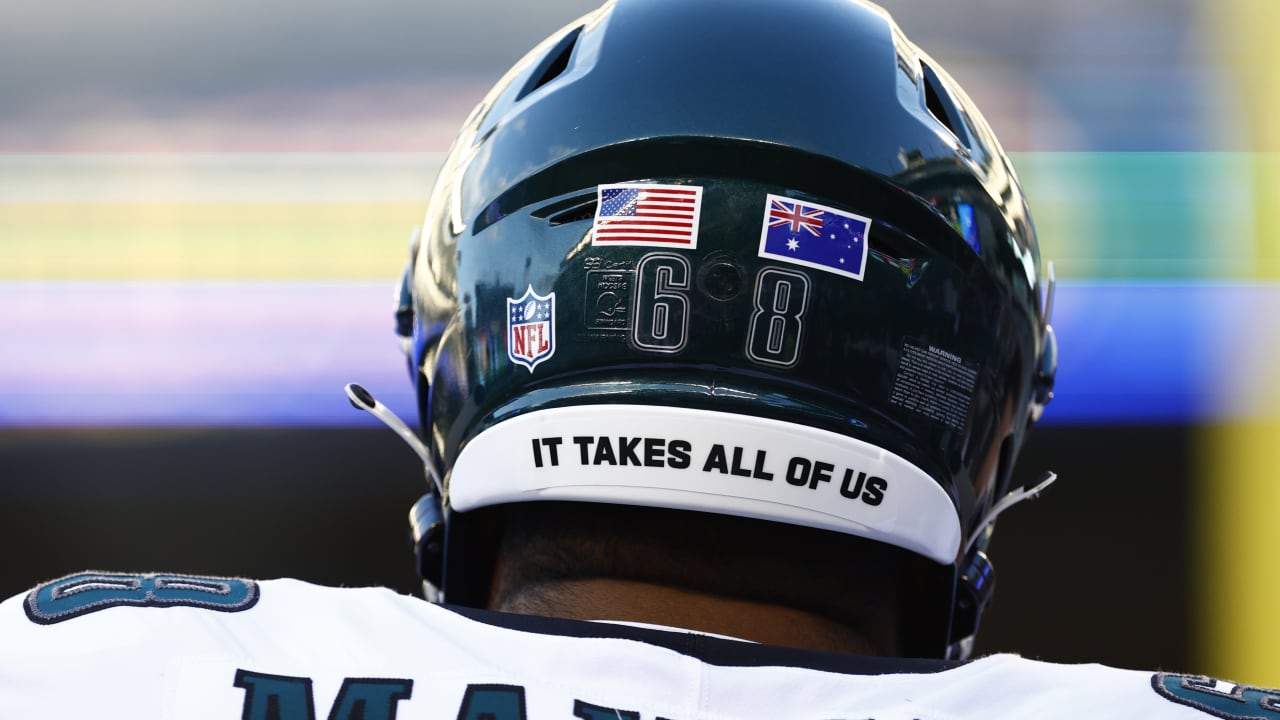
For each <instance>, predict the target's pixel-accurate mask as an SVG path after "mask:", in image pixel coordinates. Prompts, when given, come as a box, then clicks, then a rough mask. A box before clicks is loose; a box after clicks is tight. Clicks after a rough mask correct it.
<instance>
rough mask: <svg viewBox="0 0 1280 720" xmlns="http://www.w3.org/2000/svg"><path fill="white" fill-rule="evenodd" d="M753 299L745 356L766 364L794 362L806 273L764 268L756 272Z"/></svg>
mask: <svg viewBox="0 0 1280 720" xmlns="http://www.w3.org/2000/svg"><path fill="white" fill-rule="evenodd" d="M755 302H756V311H755V313H754V314H753V315H752V316H751V330H750V332H749V333H748V335H747V357H749V358H751V359H752V360H755V361H756V362H759V363H764V364H766V365H779V366H782V367H790V366H792V365H795V364H796V361H798V360H799V359H800V335H801V333H802V331H803V330H804V323H803V318H804V311H805V310H807V309H808V307H809V278H808V276H806V275H804V274H802V273H798V272H793V271H791V270H781V269H779V268H765V269H763V270H761V271H760V273H759V274H758V275H756V292H755Z"/></svg>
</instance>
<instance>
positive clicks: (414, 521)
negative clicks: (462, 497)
mask: <svg viewBox="0 0 1280 720" xmlns="http://www.w3.org/2000/svg"><path fill="white" fill-rule="evenodd" d="M409 530H410V533H411V537H412V540H413V554H414V557H415V558H416V559H417V561H418V576H419V577H421V578H422V594H423V597H425V598H426V599H427V600H428V601H429V602H436V603H438V602H440V601H441V600H442V593H441V591H440V588H441V585H442V582H443V576H444V511H443V510H441V508H440V496H439V495H436V494H435V493H433V492H429V493H427V494H426V495H423V496H422V497H420V498H418V502H416V503H414V504H413V507H412V508H410V509H409Z"/></svg>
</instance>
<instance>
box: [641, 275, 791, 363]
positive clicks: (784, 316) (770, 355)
mask: <svg viewBox="0 0 1280 720" xmlns="http://www.w3.org/2000/svg"><path fill="white" fill-rule="evenodd" d="M692 278H693V269H692V267H691V266H690V264H689V260H688V259H687V258H685V257H683V256H681V255H674V254H670V253H651V254H649V255H646V256H644V257H643V258H641V259H640V262H639V263H637V265H636V284H635V299H634V301H633V303H632V305H633V307H634V308H635V317H634V319H633V322H632V323H631V343H632V345H634V346H635V347H636V348H639V349H641V350H648V351H650V352H660V353H677V352H680V351H681V350H683V349H684V348H685V345H686V344H688V341H689V311H690V308H691V304H690V300H689V292H690V290H691V289H692V287H693V283H692ZM754 303H755V309H754V311H753V312H752V315H751V320H750V324H749V328H748V331H747V337H746V347H745V352H746V354H747V357H749V358H751V359H752V360H754V361H756V362H758V363H762V364H765V365H775V366H778V367H791V366H792V365H795V364H796V362H797V361H798V360H799V359H800V336H801V334H802V332H803V330H804V323H803V318H804V313H805V310H807V309H808V306H809V278H808V276H806V275H804V274H803V273H800V272H796V271H793V270H783V269H780V268H773V267H767V268H763V269H762V270H760V272H759V273H757V274H756V283H755V289H754Z"/></svg>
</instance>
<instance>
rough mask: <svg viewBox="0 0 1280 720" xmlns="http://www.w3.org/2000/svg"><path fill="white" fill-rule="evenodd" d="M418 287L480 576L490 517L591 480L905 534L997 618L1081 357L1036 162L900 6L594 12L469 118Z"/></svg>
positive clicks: (453, 481) (430, 413)
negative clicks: (1067, 349) (996, 596)
mask: <svg viewBox="0 0 1280 720" xmlns="http://www.w3.org/2000/svg"><path fill="white" fill-rule="evenodd" d="M405 282H406V287H407V289H408V295H409V298H410V300H411V302H410V306H411V311H412V318H413V321H412V323H411V327H406V325H409V324H407V323H406V324H402V326H401V327H402V329H403V330H405V331H408V332H410V333H411V335H410V338H409V339H410V342H408V343H407V347H408V350H409V353H410V360H411V367H412V368H414V369H415V372H414V373H413V376H414V381H415V383H416V386H417V390H418V398H419V405H420V411H421V415H422V421H423V427H424V430H425V431H426V433H427V436H428V444H429V446H430V448H431V453H432V456H433V458H434V460H435V462H436V463H437V469H438V470H439V472H440V473H441V475H442V476H443V477H444V478H445V497H444V498H438V497H435V496H432V497H429V498H427V501H426V503H425V504H424V505H422V506H420V509H419V513H418V517H417V520H416V522H417V523H419V525H420V530H421V532H422V533H424V535H425V536H429V537H430V542H426V541H425V539H424V542H423V543H422V545H421V546H420V547H421V548H427V546H430V549H423V550H422V557H421V562H422V566H423V571H424V576H425V577H426V578H428V580H430V581H432V582H433V583H434V584H436V585H439V586H440V587H442V588H443V590H444V592H445V593H446V595H447V597H448V600H449V601H450V602H458V603H464V604H465V603H481V602H483V600H484V593H485V586H484V584H485V583H486V582H487V578H488V572H489V569H488V568H486V567H483V562H479V565H480V566H477V561H475V559H474V558H467V559H466V561H463V559H461V558H458V557H455V549H456V548H462V547H464V546H466V545H467V540H466V538H465V534H466V533H467V532H469V530H468V529H467V521H466V518H467V517H468V515H469V514H470V513H472V511H474V510H476V509H478V508H482V507H486V506H492V505H497V504H502V503H514V502H525V501H533V500H572V501H585V502H603V503H623V504H634V505H651V506H655V507H669V508H681V509H689V510H701V511H708V512H716V513H726V514H733V515H741V516H746V517H754V518H764V519H769V520H775V521H781V522H787V523H793V524H799V525H807V526H811V527H816V528H822V529H825V530H830V531H835V532H842V533H848V534H852V535H858V536H861V537H866V538H871V539H873V540H879V541H883V542H888V543H892V544H894V545H897V546H899V547H903V548H906V549H909V550H911V551H912V552H915V553H918V554H919V555H921V556H923V557H926V558H928V559H929V560H930V561H931V562H933V563H935V564H936V565H937V567H938V568H940V569H941V571H943V572H945V573H947V577H948V578H949V580H948V582H949V584H950V586H951V587H952V589H953V595H954V598H953V600H954V602H952V603H950V604H949V605H948V609H947V613H949V614H950V619H949V622H950V627H949V628H947V629H946V630H945V636H944V637H937V638H935V639H934V641H935V643H936V644H935V645H934V648H933V651H935V652H938V653H943V652H948V651H949V652H951V653H952V654H955V653H957V652H958V650H957V648H959V647H960V646H962V645H963V644H964V642H965V641H966V639H967V638H969V637H970V636H971V635H972V633H973V631H974V630H975V629H976V626H977V620H978V615H979V614H980V611H981V609H982V605H984V604H985V601H986V597H987V594H988V592H989V586H990V583H989V579H990V577H989V576H990V568H989V565H987V564H986V559H985V556H984V555H983V554H982V550H983V548H984V547H985V545H986V539H987V536H988V535H989V532H987V531H986V530H983V531H982V532H981V537H977V538H975V537H973V535H974V533H977V532H979V529H980V528H982V527H983V519H984V517H985V516H986V515H987V513H989V512H990V510H991V508H992V507H993V505H994V504H995V503H996V502H997V501H998V500H999V499H1000V498H1001V497H1003V496H1005V495H1006V494H1008V493H1009V492H1010V491H1011V489H1014V488H1011V487H1010V480H1009V476H1010V470H1011V467H1012V464H1013V459H1014V457H1015V456H1016V453H1017V449H1018V447H1019V446H1020V444H1021V442H1022V439H1023V435H1024V433H1025V431H1026V429H1027V428H1028V427H1029V426H1030V424H1031V422H1032V421H1033V420H1034V419H1035V418H1036V417H1038V415H1039V412H1040V410H1041V409H1042V407H1043V405H1044V403H1046V402H1047V401H1048V398H1049V397H1050V396H1051V393H1050V392H1049V390H1050V388H1051V386H1052V380H1053V372H1054V358H1056V352H1055V350H1054V347H1053V340H1052V331H1051V330H1050V329H1049V327H1048V323H1047V318H1046V317H1045V314H1044V311H1043V308H1042V303H1041V300H1040V297H1041V295H1042V287H1041V285H1042V283H1041V281H1040V259H1039V251H1038V249H1037V245H1036V239H1035V232H1034V230H1033V228H1032V224H1031V220H1030V217H1029V215H1028V212H1027V207H1026V204H1025V201H1024V199H1023V196H1022V192H1021V189H1020V187H1019V185H1018V182H1017V179H1016V176H1015V174H1014V172H1013V168H1012V166H1011V165H1010V164H1009V160H1008V158H1007V157H1006V156H1005V154H1004V152H1003V151H1002V150H1001V149H1000V146H999V144H998V143H997V141H996V139H995V137H994V136H993V135H992V133H991V130H990V128H989V127H988V126H987V124H986V123H985V121H984V120H983V119H982V117H981V115H980V114H979V113H978V111H977V108H976V107H974V106H973V104H972V103H971V102H970V101H969V99H968V98H967V97H966V96H965V95H964V94H963V93H962V92H961V91H960V89H959V88H958V87H957V86H956V85H955V83H954V82H953V81H952V80H951V79H950V78H949V77H948V76H947V75H946V74H945V73H943V72H942V71H941V69H940V68H939V67H938V66H937V65H936V64H935V63H934V62H933V61H932V60H931V59H930V58H928V57H927V56H926V55H924V54H923V53H922V52H921V51H920V50H919V49H918V48H916V47H915V46H914V45H912V44H911V43H910V42H909V41H907V40H906V39H905V37H904V36H903V35H902V34H901V32H900V31H899V30H898V29H897V27H896V26H895V25H894V24H893V22H892V21H891V19H890V18H889V17H888V16H887V15H885V14H884V13H883V11H881V10H879V9H878V8H876V7H874V6H872V5H869V4H860V3H856V2H848V1H847V0H838V1H837V0H807V1H805V2H797V1H796V0H750V1H749V2H746V3H743V2H741V1H739V0H735V1H734V2H728V0H705V1H703V2H688V1H687V0H618V1H617V2H612V3H609V4H607V5H606V6H605V7H603V8H601V9H600V10H599V11H597V12H595V13H593V14H591V15H588V16H586V17H584V18H582V19H580V20H579V21H577V22H575V23H573V24H571V25H570V26H568V27H567V28H566V29H564V30H563V31H561V32H560V33H557V34H556V35H554V36H553V37H551V38H549V39H548V40H547V41H546V42H544V43H543V44H542V45H540V46H539V47H537V48H535V49H534V50H533V51H532V52H531V53H530V54H529V55H528V56H526V57H525V58H524V59H523V60H521V61H520V62H519V63H518V64H517V65H516V66H515V67H514V68H512V70H511V71H510V72H509V73H508V74H507V75H506V76H505V77H504V78H503V79H502V80H501V81H500V82H499V83H498V85H497V86H496V87H495V88H494V89H493V90H492V91H491V92H490V93H489V95H488V96H487V97H486V98H485V99H484V101H483V102H482V103H481V104H480V105H479V107H477V108H476V110H475V111H474V112H473V113H472V115H471V117H470V119H469V120H468V121H467V123H466V124H465V126H464V127H463V129H462V131H461V132H460V133H459V136H458V139H457V141H456V142H455V145H454V147H453V149H452V151H451V152H450V155H449V157H448V159H447V161H446V163H445V166H444V168H443V170H442V171H441V173H440V176H439V178H438V180H437V183H436V187H435V189H434V191H433V194H432V198H431V201H430V205H429V208H428V211H427V215H426V219H425V222H424V228H423V236H422V241H421V247H420V249H418V250H417V252H416V256H415V258H414V260H413V262H412V264H411V266H410V269H409V271H408V272H407V273H406V276H405ZM423 508H425V509H423ZM435 518H439V519H441V520H442V522H443V525H444V527H445V528H446V530H445V535H446V537H445V542H444V543H443V545H442V544H441V543H440V541H439V540H440V538H439V537H438V536H437V535H436V533H434V532H428V529H429V528H430V526H431V524H432V521H433V519H435ZM966 549H967V551H966ZM458 552H461V551H460V550H459V551H458ZM442 555H448V557H447V558H442V557H441V556H442ZM442 562H443V568H442V566H441V563H442ZM951 605H955V606H956V607H957V608H958V609H957V610H956V611H955V612H952V610H951ZM940 627H944V628H945V627H947V621H943V622H942V623H940ZM948 646H950V650H948Z"/></svg>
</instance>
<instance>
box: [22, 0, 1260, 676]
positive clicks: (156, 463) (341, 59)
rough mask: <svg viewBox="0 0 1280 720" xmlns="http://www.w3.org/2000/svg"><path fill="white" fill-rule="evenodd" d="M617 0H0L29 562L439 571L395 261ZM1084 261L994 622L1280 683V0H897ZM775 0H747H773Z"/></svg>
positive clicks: (1078, 261) (1071, 253)
mask: <svg viewBox="0 0 1280 720" xmlns="http://www.w3.org/2000/svg"><path fill="white" fill-rule="evenodd" d="M595 4H596V3H595V1H594V0H542V1H541V2H538V3H516V2H510V3H504V2H499V1H498V0H417V1H416V2H409V1H407V0H360V1H357V0H335V1H333V2H328V3H324V4H322V5H316V4H314V3H304V2H301V0H280V1H279V2H274V3H269V4H262V3H251V2H248V1H247V0H224V2H220V3H212V2H194V3H179V4H175V3H169V2H162V0H128V1H126V2H117V3H111V4H102V3H92V2H87V1H86V0H56V1H55V2H48V3H27V2H19V1H18V0H0V8H3V16H4V17H5V21H4V23H2V24H0V98H3V100H0V546H2V547H4V548H6V550H5V552H4V556H3V559H0V596H8V595H11V594H14V593H18V592H20V591H22V590H24V589H25V588H27V587H28V586H30V585H32V584H34V583H36V582H38V581H40V580H43V579H47V578H50V577H54V576H57V575H60V574H63V573H67V572H71V571H74V570H80V569H85V568H99V569H113V570H152V569H155V570H161V569H162V570H172V571H187V572H199V573H216V574H239V575H249V576H259V577H270V576H279V575H293V576H300V577H304V578H307V579H312V580H315V581H318V582H324V583H333V584H369V583H382V584H389V585H392V586H394V587H397V588H400V589H401V590H404V591H406V592H409V591H412V590H413V589H414V587H415V583H414V578H413V576H412V570H411V568H410V555H409V550H408V547H407V542H406V531H405V517H406V513H407V510H408V508H409V505H410V503H411V502H412V501H413V500H414V499H416V497H417V494H418V492H419V488H420V487H421V483H422V481H421V478H420V471H419V469H418V468H417V467H415V458H414V457H413V455H412V454H411V453H410V452H409V451H408V450H407V449H405V448H403V447H402V446H401V445H400V441H399V440H398V439H397V438H396V437H395V436H394V435H393V434H392V433H390V432H388V431H385V430H382V429H380V428H379V427H377V426H375V425H374V423H373V422H372V421H371V420H369V419H367V418H366V416H364V415H362V414H360V413H358V412H356V411H355V410H353V409H351V408H350V406H349V405H348V404H347V402H346V400H345V398H344V397H343V395H342V390H341V388H342V385H343V384H344V383H346V382H349V381H359V382H362V383H363V384H365V385H366V386H367V387H368V388H369V389H370V390H372V391H373V392H374V393H375V394H376V395H378V396H380V397H381V398H382V399H383V400H384V402H387V403H388V404H389V405H391V406H392V407H393V408H395V409H396V410H398V411H399V412H400V413H401V414H402V416H404V417H406V418H411V417H412V416H413V414H414V410H413V401H412V398H411V397H410V394H409V392H408V382H407V377H406V371H405V367H404V364H403V360H402V359H401V357H400V356H399V351H398V347H397V344H396V342H395V339H394V337H393V336H392V320H391V311H392V296H391V293H392V288H393V282H394V279H395V278H396V277H397V275H398V273H399V271H400V269H401V268H402V264H403V262H404V259H405V251H406V246H407V239H408V237H409V232H410V230H411V228H412V227H413V226H414V225H415V224H416V223H417V222H418V220H419V217H420V215H421V213H422V211H423V209H424V206H425V198H426V194H427V192H428V189H429V187H430V184H431V180H432V178H433V174H434V168H435V167H436V165H437V164H438V162H439V161H440V159H441V154H442V153H443V151H444V150H446V149H447V147H448V144H449V143H450V141H451V140H452V136H453V132H454V131H455V129H456V127H457V126H458V125H459V124H460V123H461V121H462V120H463V118H464V117H465V115H466V113H467V112H468V111H469V110H470V108H471V107H472V106H473V105H474V104H475V102H477V101H478V100H479V98H480V97H481V95H482V94H483V92H484V91H485V90H486V89H487V87H488V86H489V84H491V83H492V82H493V81H494V80H495V79H496V78H497V77H498V76H499V75H500V74H501V72H502V71H503V70H504V69H505V68H506V67H507V66H508V65H510V64H511V63H512V62H513V61H514V60H516V59H517V58H518V57H519V56H520V55H522V54H523V52H524V51H525V50H526V49H527V48H528V47H530V46H532V45H533V44H534V42H536V41H537V40H538V39H540V38H542V37H543V36H544V35H546V34H548V33H549V32H551V31H553V30H555V29H556V28H557V27H559V26H561V25H562V24H564V23H567V22H568V21H570V20H571V19H572V18H574V17H576V16H577V15H579V14H581V13H582V12H584V11H586V10H588V9H590V8H591V7H593V6H594V5H595ZM884 5H885V6H886V7H887V9H889V10H890V11H891V12H892V13H893V14H894V15H895V17H896V18H897V20H898V21H899V23H900V24H901V25H902V26H903V27H904V29H905V30H906V32H907V33H908V35H909V36H910V37H912V38H913V39H914V40H916V41H917V42H918V43H920V44H921V45H922V46H924V47H926V48H927V49H929V50H930V52H931V53H932V54H933V55H934V56H935V57H936V58H937V59H938V60H939V61H940V62H941V63H942V64H943V65H944V66H945V67H947V68H948V69H949V70H950V72H951V73H952V74H953V75H954V76H956V78H957V79H958V80H959V81H960V82H961V84H963V85H964V86H965V88H966V89H967V91H968V93H969V94H970V95H971V96H973V97H974V99H975V100H976V101H977V102H978V104H979V106H980V107H982V108H983V109H984V112H985V113H986V115H987V117H988V120H990V121H991V123H992V124H993V125H994V127H995V129H996V131H997V133H998V134H999V135H1000V137H1001V138H1002V140H1003V141H1004V143H1005V146H1006V149H1008V150H1010V151H1012V152H1013V153H1014V156H1015V162H1016V163H1017V165H1018V167H1019V169H1020V173H1021V176H1022V180H1023V184H1024V186H1025V187H1026V189H1027V190H1028V193H1029V196H1030V198H1031V202H1032V207H1033V211H1034V212H1035V213H1036V219H1037V224H1038V228H1039V231H1040V235H1041V242H1042V247H1043V252H1044V255H1045V256H1046V257H1048V258H1052V259H1055V260H1056V262H1057V270H1058V277H1059V280H1060V288H1059V293H1058V303H1057V309H1056V317H1055V325H1056V326H1057V327H1058V331H1059V336H1060V339H1061V346H1062V355H1061V366H1062V369H1061V372H1060V377H1059V383H1058V398H1057V399H1056V400H1055V402H1054V404H1053V405H1052V406H1051V407H1050V410H1049V413H1048V415H1047V417H1046V420H1045V423H1044V426H1043V427H1042V428H1041V429H1040V430H1039V431H1038V432H1037V433H1036V434H1035V435H1034V438H1033V440H1032V443H1031V447H1030V448H1029V449H1028V452H1027V453H1026V454H1025V455H1024V459H1023V461H1022V463H1021V465H1020V471H1019V472H1020V474H1021V475H1022V476H1023V477H1024V478H1025V479H1027V480H1030V479H1031V478H1033V477H1035V476H1036V475H1037V474H1038V472H1039V471H1041V470H1043V469H1046V468H1052V469H1055V470H1057V471H1059V472H1060V474H1061V476H1062V480H1061V481H1060V482H1059V484H1058V485H1057V486H1056V487H1054V488H1053V489H1052V490H1051V491H1050V492H1049V496H1048V498H1047V499H1046V500H1045V501H1043V502H1036V503H1031V504H1028V505H1027V506H1024V507H1022V508H1020V509H1019V510H1018V511H1016V512H1013V513H1010V514H1009V515H1008V516H1005V518H1003V519H1002V520H1001V523H1000V524H1001V531H1000V533H998V534H997V536H996V545H995V548H994V557H995V559H996V564H997V568H998V570H999V584H1000V586H1001V587H1000V591H999V592H998V593H997V595H996V604H995V606H994V608H993V611H992V612H991V613H990V615H989V621H988V623H987V626H986V628H985V630H984V634H983V635H981V636H980V638H981V641H980V644H979V648H980V650H981V651H983V652H994V651H1000V650H1014V651H1020V652H1022V653H1024V654H1027V655H1031V656H1037V657H1043V658H1046V659H1053V660H1062V661H1083V660H1097V661H1102V662H1107V663H1111V664H1117V665H1127V666H1142V667H1157V666H1158V667H1161V668H1165V669H1171V670H1185V671H1195V672H1203V673H1208V674H1215V675H1220V676H1226V677H1230V678H1233V679H1236V680H1237V681H1241V682H1247V683H1254V684H1261V685H1271V686H1277V685H1280V659H1276V657H1275V653H1274V651H1273V650H1272V648H1275V647H1276V646H1277V645H1280V617H1278V614H1277V613H1276V611H1275V609H1274V608H1275V597H1276V596H1277V590H1280V583H1278V582H1277V581H1276V580H1275V577H1276V573H1275V572H1274V570H1273V568H1274V566H1275V564H1276V563H1277V562H1278V561H1280V523H1278V522H1276V520H1275V518H1276V517H1280V487H1277V483H1276V482H1275V478H1274V477H1273V476H1274V475H1275V469H1274V468H1275V467H1276V466H1277V460H1280V414H1278V411H1277V410H1276V407H1277V405H1278V404H1280V368H1278V367H1277V365H1276V363H1275V360H1274V358H1276V357H1277V354H1278V353H1280V130H1278V128H1280V126H1278V125H1277V124H1276V123H1275V118H1276V117H1278V116H1280V107H1277V104H1278V101H1277V97H1280V95H1278V94H1277V93H1276V91H1275V90H1276V87H1277V80H1276V75H1275V73H1276V70H1275V68H1276V67H1280V52H1278V51H1277V50H1276V47H1275V45H1274V43H1273V41H1272V39H1271V37H1270V36H1271V35H1272V34H1274V31H1275V30H1276V29H1277V28H1280V5H1277V4H1276V3H1275V2H1272V0H1231V1H1230V2H1216V3H1209V2H1198V1H1196V0H1109V1H1107V2H1103V1H1102V0H1077V2H1073V3H1052V4H1049V3H1022V2H1016V1H1015V0H969V1H967V2H953V3H934V2H925V1H924V0H886V2H885V3H884ZM747 6H749V2H748V1H747V0H744V2H743V7H744V10H743V11H744V12H745V11H748V10H746V9H745V8H746V7H747Z"/></svg>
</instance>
